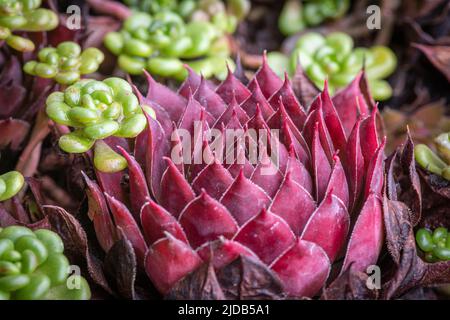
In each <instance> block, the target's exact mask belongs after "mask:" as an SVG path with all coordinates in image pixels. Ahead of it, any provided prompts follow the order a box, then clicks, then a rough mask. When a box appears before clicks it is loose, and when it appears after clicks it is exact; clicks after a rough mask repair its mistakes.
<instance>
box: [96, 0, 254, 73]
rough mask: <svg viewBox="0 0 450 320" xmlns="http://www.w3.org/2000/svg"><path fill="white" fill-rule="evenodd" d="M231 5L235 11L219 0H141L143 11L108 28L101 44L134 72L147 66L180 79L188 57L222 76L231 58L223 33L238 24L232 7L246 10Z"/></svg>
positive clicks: (198, 66) (206, 70) (200, 69)
mask: <svg viewBox="0 0 450 320" xmlns="http://www.w3.org/2000/svg"><path fill="white" fill-rule="evenodd" d="M155 6H156V7H157V8H158V9H154V7H155ZM147 7H148V8H147ZM187 7H189V8H191V9H189V10H187V9H186V8H187ZM230 7H231V8H235V9H234V11H232V10H228V11H227V10H226V7H225V5H224V4H223V2H222V1H199V2H198V3H195V2H193V3H192V2H190V1H182V2H180V3H179V4H178V3H177V2H176V1H169V2H167V1H165V2H161V1H159V2H152V3H151V4H148V5H147V4H146V2H144V3H141V4H140V5H139V6H138V8H139V9H141V10H143V11H136V12H134V14H133V15H131V16H130V17H129V18H128V19H127V20H126V21H125V22H124V24H123V27H122V29H121V30H120V31H119V32H111V33H109V34H108V35H107V36H106V37H105V39H104V44H105V46H106V47H107V48H108V50H110V51H111V52H112V53H113V54H115V55H117V56H118V62H117V63H118V66H119V67H120V68H121V69H122V70H124V71H125V72H127V73H129V74H132V75H140V74H142V73H143V70H144V69H147V70H148V71H149V72H151V73H152V74H155V75H159V76H163V77H171V78H175V79H178V80H183V79H184V78H185V77H186V75H187V72H186V70H185V68H184V66H183V65H184V64H185V63H186V64H188V65H189V66H190V67H191V68H193V69H194V70H196V71H197V72H199V73H200V72H201V73H202V74H203V75H204V76H205V77H206V78H210V77H213V76H214V77H216V78H219V79H223V78H224V77H225V75H226V70H227V69H226V62H227V61H228V63H229V64H230V65H232V64H233V62H232V61H231V60H230V59H228V58H229V55H230V48H229V44H228V40H227V37H226V35H227V34H231V33H233V32H234V30H235V29H236V26H237V22H238V17H237V16H236V15H235V14H234V12H237V13H236V14H240V15H241V16H243V15H245V12H246V11H247V10H248V8H247V7H248V4H247V2H246V1H242V0H240V1H230ZM241 16H239V17H241Z"/></svg>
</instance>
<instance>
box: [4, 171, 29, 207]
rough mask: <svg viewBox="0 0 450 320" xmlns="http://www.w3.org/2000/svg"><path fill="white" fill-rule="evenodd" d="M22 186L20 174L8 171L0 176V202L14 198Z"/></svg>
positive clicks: (22, 180)
mask: <svg viewBox="0 0 450 320" xmlns="http://www.w3.org/2000/svg"><path fill="white" fill-rule="evenodd" d="M23 184H24V179H23V176H22V174H21V173H20V172H17V171H10V172H7V173H4V174H2V175H0V201H5V200H8V199H10V198H12V197H14V196H15V195H16V194H17V193H18V192H19V191H20V189H22V187H23Z"/></svg>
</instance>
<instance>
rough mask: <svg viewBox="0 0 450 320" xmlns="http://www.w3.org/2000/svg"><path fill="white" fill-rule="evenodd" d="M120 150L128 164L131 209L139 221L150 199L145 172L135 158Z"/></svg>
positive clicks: (120, 148)
mask: <svg viewBox="0 0 450 320" xmlns="http://www.w3.org/2000/svg"><path fill="white" fill-rule="evenodd" d="M119 150H120V152H121V153H122V155H123V156H124V157H125V159H126V160H127V163H128V175H129V185H130V203H131V209H132V212H133V216H134V218H135V220H136V221H139V212H140V211H141V208H142V206H143V205H144V203H145V202H147V199H148V198H150V192H149V190H148V186H147V181H146V180H145V175H144V172H143V171H142V169H141V167H140V166H139V164H138V163H137V161H136V160H135V159H134V157H133V156H131V155H130V154H129V153H128V152H126V151H125V150H124V149H123V148H122V147H119Z"/></svg>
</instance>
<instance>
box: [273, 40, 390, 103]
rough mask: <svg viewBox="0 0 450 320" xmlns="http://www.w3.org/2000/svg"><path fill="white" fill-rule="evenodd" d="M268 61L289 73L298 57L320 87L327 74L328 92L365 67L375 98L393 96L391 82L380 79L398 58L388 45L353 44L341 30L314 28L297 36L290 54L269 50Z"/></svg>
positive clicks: (294, 66) (295, 65) (353, 76)
mask: <svg viewBox="0 0 450 320" xmlns="http://www.w3.org/2000/svg"><path fill="white" fill-rule="evenodd" d="M269 61H271V64H272V65H275V64H278V65H282V66H284V69H285V70H287V71H289V72H290V73H291V74H292V73H293V72H295V69H296V67H297V63H298V61H300V63H301V66H302V68H303V69H304V70H305V73H306V74H307V76H308V78H309V79H310V80H311V81H312V82H313V83H314V84H315V85H316V86H317V87H319V88H323V83H324V80H325V78H328V81H329V90H330V91H331V92H334V91H335V90H336V89H338V88H342V87H344V86H346V85H348V84H349V83H350V82H351V81H352V80H353V79H354V78H355V76H356V75H357V74H358V72H360V70H361V69H362V68H363V67H364V68H365V72H366V76H367V81H368V84H369V87H370V90H371V93H372V96H373V97H374V99H376V100H386V99H388V98H390V97H391V96H392V88H391V86H390V85H389V83H388V82H387V81H385V80H383V79H385V78H386V77H388V76H389V75H391V74H392V72H393V71H394V70H395V68H396V66H397V58H396V56H395V54H394V52H392V50H391V49H389V48H388V47H385V46H374V47H372V48H353V39H352V38H351V37H350V36H349V35H347V34H345V33H342V32H333V33H330V34H329V35H327V36H326V37H324V36H322V35H321V34H319V33H315V32H310V33H307V34H305V35H303V36H301V37H300V38H299V40H298V41H297V43H296V47H295V49H294V50H293V52H292V54H291V56H290V57H289V58H286V57H285V56H284V55H282V54H280V53H277V52H276V53H271V54H269ZM278 70H283V69H278Z"/></svg>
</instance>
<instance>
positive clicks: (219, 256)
mask: <svg viewBox="0 0 450 320" xmlns="http://www.w3.org/2000/svg"><path fill="white" fill-rule="evenodd" d="M197 253H198V254H199V256H200V257H201V258H202V259H203V261H205V262H207V261H210V260H211V261H212V263H213V265H214V268H216V269H217V270H218V269H221V268H223V267H225V266H226V265H228V264H230V263H231V262H233V261H234V260H235V259H237V258H238V257H239V256H241V255H244V256H249V257H253V258H255V259H258V256H257V255H256V254H254V253H253V252H252V251H251V250H250V249H249V248H247V247H245V246H243V245H242V244H240V243H239V242H236V241H233V240H228V239H226V238H224V237H220V238H219V239H218V240H216V241H213V242H208V243H205V245H203V246H201V247H199V248H198V249H197Z"/></svg>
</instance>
